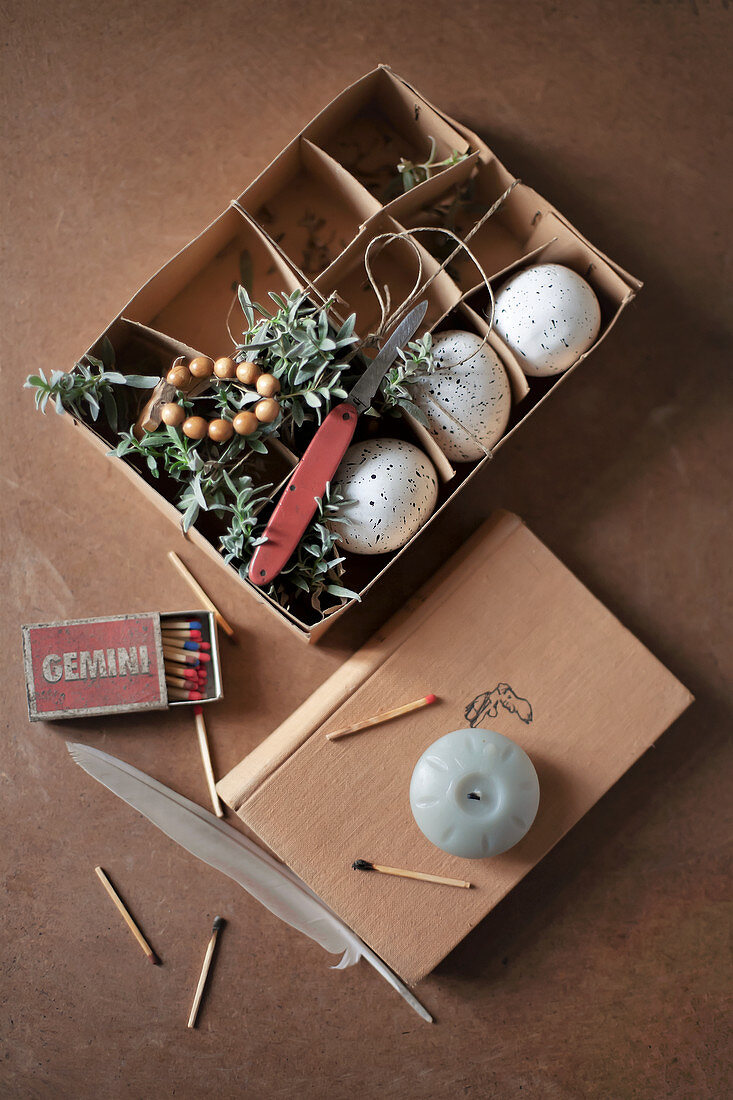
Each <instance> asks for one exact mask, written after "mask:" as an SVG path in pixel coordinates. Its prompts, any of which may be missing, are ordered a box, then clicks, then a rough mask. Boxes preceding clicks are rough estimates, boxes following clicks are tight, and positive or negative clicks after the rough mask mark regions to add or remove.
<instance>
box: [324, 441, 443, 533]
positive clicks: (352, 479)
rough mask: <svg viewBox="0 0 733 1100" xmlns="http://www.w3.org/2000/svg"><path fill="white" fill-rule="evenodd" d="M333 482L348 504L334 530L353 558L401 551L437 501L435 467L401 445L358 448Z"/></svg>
mask: <svg viewBox="0 0 733 1100" xmlns="http://www.w3.org/2000/svg"><path fill="white" fill-rule="evenodd" d="M334 482H335V483H336V484H337V486H338V489H339V491H340V492H341V493H342V495H343V497H344V498H345V500H346V503H345V504H344V505H343V506H342V507H341V509H340V512H339V522H338V523H336V524H334V530H335V531H336V532H337V533H338V538H339V542H340V544H341V546H342V547H343V549H344V550H348V551H350V552H351V553H352V554H385V553H387V552H388V551H391V550H399V549H400V547H402V546H404V545H405V543H406V542H408V541H409V540H410V539H411V538H412V536H413V535H414V534H415V533H416V532H417V531H419V530H420V528H421V527H422V525H423V523H425V521H426V519H428V517H429V516H430V515H431V513H432V511H433V509H434V508H435V502H436V500H437V499H438V475H437V474H436V472H435V467H434V466H433V464H432V462H431V461H430V459H429V458H428V456H427V455H426V454H424V453H423V452H422V451H421V450H420V448H419V447H416V446H415V445H414V443H405V442H404V441H403V440H401V439H370V440H369V441H368V442H366V443H354V444H353V446H351V447H349V449H348V451H347V452H346V454H345V455H344V457H343V460H342V462H341V465H340V466H339V468H338V470H337V471H336V476H335V477H334Z"/></svg>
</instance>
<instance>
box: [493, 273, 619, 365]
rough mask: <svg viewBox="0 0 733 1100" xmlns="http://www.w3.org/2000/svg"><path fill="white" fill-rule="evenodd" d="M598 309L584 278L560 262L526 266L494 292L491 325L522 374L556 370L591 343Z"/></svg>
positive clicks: (597, 325)
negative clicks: (510, 352) (518, 365)
mask: <svg viewBox="0 0 733 1100" xmlns="http://www.w3.org/2000/svg"><path fill="white" fill-rule="evenodd" d="M600 327H601V308H600V306H599V304H598V299H597V298H596V295H595V292H594V291H593V289H592V287H591V286H589V284H588V283H587V282H586V281H585V279H584V278H583V277H582V276H581V275H578V273H577V272H576V271H572V270H571V269H570V268H569V267H564V266H563V265H562V264H537V266H536V267H528V268H525V270H524V271H520V272H519V273H518V274H517V275H513V276H512V277H511V279H509V281H508V282H507V283H505V284H504V286H503V287H502V288H501V290H500V291H499V293H498V294H497V295H496V312H495V317H494V328H495V329H496V331H497V332H498V334H499V336H501V338H502V340H504V342H505V343H506V344H508V345H509V347H510V348H511V349H512V351H514V352H515V353H516V354H517V356H518V358H519V363H520V366H521V367H522V370H523V371H524V373H525V374H528V375H530V376H531V377H534V378H544V377H546V376H548V375H551V374H560V373H561V372H562V371H564V370H567V369H568V367H571V366H572V365H573V363H574V362H575V361H576V360H577V359H578V358H579V357H580V356H581V355H582V354H583V352H585V351H588V349H589V348H590V347H592V346H593V344H594V343H595V340H596V337H597V336H598V332H599V330H600Z"/></svg>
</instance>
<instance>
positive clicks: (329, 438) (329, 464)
mask: <svg viewBox="0 0 733 1100" xmlns="http://www.w3.org/2000/svg"><path fill="white" fill-rule="evenodd" d="M358 418H359V414H358V412H357V411H356V408H355V407H354V406H353V405H350V404H349V403H348V402H344V403H343V404H342V405H337V406H336V408H335V409H331V411H330V413H329V414H328V416H327V417H326V419H325V420H324V421H323V423H322V424H321V426H320V428H319V429H318V431H317V432H316V434H315V435H314V436H313V439H312V440H311V442H310V445H309V446H308V449H307V450H306V452H305V454H304V455H303V457H302V458H301V460H300V462H299V463H298V465H297V466H296V468H295V471H294V473H293V476H292V477H291V479H290V481H289V482H288V484H287V485H286V486H285V489H284V490H283V494H282V496H281V497H280V500H279V501H278V502H277V505H276V507H275V511H274V512H273V513H272V515H271V516H270V522H269V523H268V524H267V527H266V528H265V538H266V539H267V542H263V543H262V545H261V546H258V547H257V549H256V550H255V552H254V554H253V555H252V560H251V562H250V563H249V579H250V580H251V581H252V584H256V585H258V586H260V587H262V586H263V585H266V584H269V583H270V581H273V580H274V579H275V577H276V576H277V575H278V573H279V572H280V570H281V569H283V568H284V566H285V565H286V564H287V562H288V559H289V558H290V557H291V556H292V554H293V553H294V552H295V549H296V547H297V545H298V543H299V542H300V540H301V539H302V537H303V535H304V534H305V530H306V528H307V526H308V524H309V523H310V521H311V519H312V518H313V514H314V512H315V510H316V508H317V506H318V501H319V500H320V499H321V497H322V496H323V494H324V493H325V491H326V486H327V485H328V483H329V481H330V480H331V478H332V477H333V475H334V474H335V473H336V470H337V469H338V467H339V463H340V462H341V459H342V458H343V457H344V455H345V453H346V449H347V448H348V446H349V443H351V440H352V439H353V437H354V432H355V430H356V422H357V420H358Z"/></svg>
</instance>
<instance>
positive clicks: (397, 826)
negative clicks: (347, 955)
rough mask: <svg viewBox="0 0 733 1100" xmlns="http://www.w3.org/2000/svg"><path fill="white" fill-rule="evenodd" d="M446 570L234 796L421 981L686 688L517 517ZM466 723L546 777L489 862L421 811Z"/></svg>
mask: <svg viewBox="0 0 733 1100" xmlns="http://www.w3.org/2000/svg"><path fill="white" fill-rule="evenodd" d="M441 575H442V577H443V579H442V581H441V583H440V584H438V585H437V586H434V587H433V589H432V592H431V594H430V595H429V596H427V597H426V598H425V600H424V602H421V603H420V604H419V605H418V606H417V607H416V608H415V610H414V611H413V613H412V614H411V615H410V616H409V618H407V619H405V618H403V617H402V616H400V619H399V623H398V625H397V626H396V627H390V626H389V625H388V626H386V627H385V629H384V631H383V637H382V638H381V640H378V641H376V642H370V643H369V644H368V647H367V652H365V653H363V654H357V655H356V657H355V662H358V665H359V669H360V680H359V683H358V686H356V682H355V678H354V674H353V669H352V667H351V666H350V665H348V664H347V665H346V666H345V667H344V669H343V670H342V673H341V677H340V684H339V674H337V675H336V677H335V678H334V679H333V680H332V681H331V690H330V692H329V693H328V695H327V697H325V698H324V699H322V700H314V703H313V713H311V714H308V715H306V714H304V713H303V712H302V711H301V712H300V713H299V716H298V720H297V721H296V722H295V723H292V724H291V723H288V725H289V726H291V727H292V726H293V725H294V726H295V727H296V728H297V727H298V726H300V727H301V729H300V730H297V732H295V731H293V732H292V734H291V737H292V740H291V745H290V753H289V755H288V756H287V757H286V759H285V760H284V761H283V762H282V763H281V764H280V765H279V766H278V767H276V768H274V769H273V770H272V772H271V773H270V774H269V775H268V776H267V777H266V778H264V779H263V780H262V781H261V782H260V783H259V784H258V785H257V787H256V788H255V790H254V791H252V792H251V793H249V794H248V795H247V796H246V797H245V800H244V801H242V799H241V798H240V797H236V796H235V797H234V798H230V799H227V801H228V802H229V804H230V805H233V806H237V807H238V809H237V812H238V814H239V816H240V817H241V818H242V820H243V821H244V822H245V824H246V825H248V826H249V827H250V828H252V829H253V830H254V832H255V833H256V834H257V835H258V836H259V837H261V838H262V839H263V840H264V841H265V843H266V844H267V845H268V847H270V848H271V849H272V850H273V851H274V852H275V853H276V854H277V855H278V856H279V857H280V858H281V859H283V860H284V861H285V863H287V864H288V866H289V867H292V869H293V870H294V871H296V873H297V874H299V875H300V876H301V878H303V879H304V880H305V881H306V882H307V883H308V885H309V886H310V887H311V889H313V890H315V892H316V893H317V894H318V896H319V897H321V898H323V900H324V901H325V902H326V903H327V904H328V905H330V907H331V908H332V909H333V910H335V912H337V913H338V914H339V916H340V917H342V918H343V919H344V920H345V921H346V922H347V924H349V925H350V927H352V928H353V929H354V930H355V931H356V932H358V934H359V935H360V936H361V937H362V939H364V940H365V941H366V942H367V943H368V944H369V946H370V947H372V948H373V949H374V950H375V951H376V952H377V954H378V955H380V956H381V957H382V958H383V959H384V961H385V962H386V963H388V964H389V965H390V966H391V967H392V968H393V970H395V971H396V972H397V973H398V974H400V975H401V977H403V978H404V979H405V980H406V981H408V982H410V983H414V982H416V981H419V979H420V978H422V977H424V976H425V974H427V973H429V972H430V971H431V970H432V969H433V968H434V967H435V966H436V965H437V964H438V963H439V962H440V960H441V959H443V958H444V957H445V956H446V955H447V954H448V952H449V951H451V950H452V949H453V948H454V947H455V946H456V945H457V944H458V943H459V942H460V941H461V940H462V939H463V938H464V936H466V935H467V934H468V932H470V930H471V929H472V928H474V927H475V926H476V925H477V924H478V922H479V921H480V920H481V919H482V918H483V917H484V916H485V915H486V914H487V913H489V912H490V911H491V910H492V909H493V908H494V906H496V905H497V904H498V902H499V901H501V899H502V898H503V897H505V896H506V894H507V893H508V892H509V891H510V890H511V889H513V887H514V886H516V884H517V883H518V882H520V881H521V879H522V878H524V876H525V875H526V874H527V873H528V871H530V870H531V869H532V867H533V866H535V864H536V863H538V862H539V860H540V859H542V857H543V856H544V855H545V854H546V853H547V852H548V851H549V849H550V848H552V847H553V846H554V844H556V843H557V841H558V840H559V839H560V838H561V837H562V836H564V834H565V833H566V832H567V831H568V830H569V829H570V828H572V826H573V825H574V824H575V823H576V822H577V821H578V820H579V819H580V818H581V817H582V816H583V815H584V814H585V813H587V811H588V810H589V809H590V808H591V806H592V805H593V804H594V802H596V801H597V799H598V798H600V797H601V795H603V794H605V792H606V791H607V790H608V788H609V787H610V786H611V785H612V784H613V783H614V782H615V781H616V780H617V779H618V778H619V777H620V776H621V775H622V774H623V773H624V772H625V771H626V770H627V769H628V768H629V767H630V766H631V764H632V763H633V762H634V761H635V760H636V759H638V757H639V756H640V755H641V754H642V753H643V752H645V750H646V749H647V748H649V746H650V745H651V744H653V742H654V741H655V740H656V739H657V737H659V736H660V735H661V733H662V732H663V731H664V730H665V729H666V728H667V726H668V725H669V724H670V723H671V722H673V721H674V720H675V719H676V718H678V717H679V715H680V714H681V712H682V711H683V710H684V709H685V708H686V707H687V706H688V704H689V702H690V696H689V693H688V692H687V690H686V689H685V688H684V687H683V686H682V684H680V683H679V682H678V681H677V680H676V679H675V678H674V676H672V675H671V674H670V673H669V672H667V670H666V669H665V668H664V667H663V666H662V665H661V664H660V663H659V661H657V659H656V658H655V657H653V656H652V655H651V654H650V653H649V651H648V650H647V649H645V648H644V647H643V646H642V645H641V644H640V643H639V642H638V641H637V640H636V639H635V638H634V637H633V635H632V634H630V633H629V631H628V630H626V629H625V628H624V627H623V626H622V625H621V624H620V623H619V622H618V620H616V619H614V618H613V616H612V615H611V614H610V613H609V612H608V611H607V610H606V609H605V608H604V607H603V606H602V605H601V604H600V603H599V602H598V600H596V599H595V597H594V596H592V595H591V594H590V593H589V592H588V590H587V589H586V588H584V587H583V585H581V584H580V583H579V582H578V581H577V580H576V578H575V577H574V576H573V575H572V573H570V572H569V570H567V569H566V568H565V567H564V566H563V565H562V564H561V563H560V562H559V561H558V560H557V558H556V557H554V555H553V554H551V553H550V551H549V550H548V549H547V548H546V547H545V546H543V545H542V543H541V542H540V541H539V540H538V539H537V538H536V537H535V536H534V535H533V534H532V533H531V532H530V531H529V530H528V528H527V527H525V526H524V525H523V524H522V523H521V521H520V520H519V519H518V518H517V517H516V516H512V515H508V514H506V513H504V514H502V515H499V516H497V517H492V518H491V519H489V520H487V521H486V523H485V524H484V525H483V526H482V527H481V528H480V530H479V531H477V532H476V534H475V535H474V536H473V538H472V539H471V543H470V546H469V547H467V548H466V549H465V550H463V549H462V550H461V551H459V553H458V555H457V557H456V559H454V561H453V563H451V562H448V563H447V564H446V567H445V569H444V570H442V571H441ZM394 633H397V635H398V637H399V644H397V642H396V641H393V634H394ZM395 646H396V648H395ZM504 685H508V688H509V691H508V692H504V696H505V697H506V698H510V699H512V700H514V702H513V703H512V704H511V705H510V706H509V707H506V706H504V705H503V704H502V705H495V706H493V707H491V706H490V705H489V708H488V710H487V711H486V713H482V706H483V703H485V702H486V699H485V696H486V694H487V693H489V694H491V693H492V692H493V694H494V696H497V691H498V689H499V688H500V686H502V687H503V686H504ZM428 692H433V693H434V694H435V695H437V696H438V702H437V703H435V704H434V705H433V706H431V707H429V708H427V709H425V710H421V711H414V712H412V713H411V714H408V715H404V716H403V717H401V718H399V719H395V720H394V721H392V722H389V723H385V724H384V725H381V726H379V727H374V728H373V729H371V730H367V731H364V732H362V733H359V734H355V735H353V736H351V737H347V738H344V739H342V740H339V741H338V742H330V741H328V740H327V737H326V735H327V734H328V733H329V732H331V731H333V730H336V729H340V728H343V727H344V726H348V725H350V724H351V723H352V722H355V721H358V720H360V719H363V718H368V717H370V716H371V715H374V714H379V713H380V712H382V711H384V710H387V709H389V708H390V707H393V706H399V705H400V704H402V703H404V702H409V701H410V700H411V699H419V698H421V697H422V696H423V695H426V694H427V693H428ZM338 704H340V705H338ZM468 725H472V726H475V727H478V728H483V729H493V730H497V731H498V732H499V733H503V734H504V735H505V736H506V737H509V738H511V739H512V740H514V741H516V743H517V744H519V745H520V746H521V747H522V748H523V749H524V750H525V751H526V752H527V753H529V756H530V758H531V759H532V761H533V763H534V765H535V768H536V769H537V774H538V777H539V781H540V808H539V812H538V814H537V818H536V819H535V822H534V824H533V826H532V828H531V830H530V831H529V833H528V834H527V836H526V837H525V838H524V839H523V840H522V841H521V842H520V843H519V844H518V845H516V847H514V848H513V849H512V850H511V851H509V852H507V853H505V854H504V855H502V856H497V857H495V858H493V859H478V860H467V859H460V858H458V857H456V856H450V855H447V854H446V853H445V852H441V851H440V850H439V849H438V848H436V847H435V846H434V845H432V844H431V843H430V842H429V841H428V840H427V839H426V838H425V837H424V836H423V834H422V833H421V832H420V830H419V829H418V827H417V825H416V824H415V822H414V820H413V817H412V813H411V810H410V801H409V797H408V795H409V787H410V777H411V775H412V770H413V768H414V766H415V764H416V762H417V760H418V758H419V757H420V756H421V755H422V753H423V752H425V751H426V750H427V749H428V748H429V746H430V745H431V744H432V743H433V742H434V741H436V740H437V739H438V738H439V737H442V736H443V735H444V734H446V733H449V732H450V731H451V730H455V729H465V728H466V727H467V726H468ZM309 729H312V733H311V734H310V736H309V737H308V739H307V740H306V741H303V739H302V738H303V733H304V732H307V731H308V730H309ZM301 731H302V732H301ZM275 736H276V737H277V734H276V735H275ZM264 747H265V746H264V745H263V748H264ZM277 747H278V752H279V750H280V748H281V746H280V743H279V741H278V742H277ZM246 771H247V760H244V761H243V762H242V764H241V765H240V767H239V769H237V768H235V769H234V771H233V772H232V773H231V776H227V777H226V778H225V779H224V780H223V781H222V783H221V784H220V785H219V787H220V791H221V792H224V791H225V790H226V789H227V787H229V786H231V788H232V789H234V787H235V784H234V783H232V780H233V779H234V778H235V777H237V774H238V772H244V773H245V775H246ZM240 778H241V777H240ZM355 859H368V860H370V861H372V862H374V863H381V864H388V865H390V866H392V867H405V868H412V869H414V870H423V871H427V872H429V873H430V874H436V875H446V876H448V877H449V878H454V879H463V880H466V881H469V882H471V884H472V889H471V890H470V891H463V890H459V891H454V890H450V889H446V888H445V887H437V886H433V885H432V884H426V883H424V882H415V881H413V880H408V879H396V878H393V877H386V876H381V875H364V874H358V873H356V872H354V871H352V870H351V864H352V863H353V861H354V860H355Z"/></svg>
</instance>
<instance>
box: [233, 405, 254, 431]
mask: <svg viewBox="0 0 733 1100" xmlns="http://www.w3.org/2000/svg"><path fill="white" fill-rule="evenodd" d="M259 423H260V422H259V420H258V419H257V417H256V416H255V414H254V413H253V412H249V411H248V410H247V409H243V411H242V412H240V413H237V415H236V416H235V417H234V420H232V426H233V428H234V431H235V432H236V433H237V435H252V432H256V431H257V428H258V427H259Z"/></svg>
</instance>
